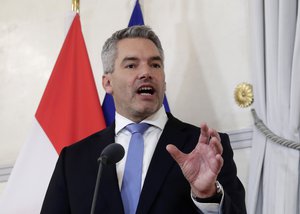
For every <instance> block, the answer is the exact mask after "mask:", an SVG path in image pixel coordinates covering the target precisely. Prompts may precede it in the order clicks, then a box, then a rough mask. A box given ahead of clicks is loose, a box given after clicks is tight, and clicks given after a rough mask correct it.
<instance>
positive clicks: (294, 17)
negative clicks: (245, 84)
mask: <svg viewBox="0 0 300 214" xmlns="http://www.w3.org/2000/svg"><path fill="white" fill-rule="evenodd" d="M249 4H250V9H251V12H250V20H251V33H252V48H253V50H252V53H253V67H252V69H253V70H252V72H253V88H254V108H255V110H256V112H257V114H258V116H259V117H260V119H261V120H262V121H263V122H264V124H265V125H266V126H267V127H268V128H269V129H270V130H271V131H272V132H273V133H275V134H276V135H278V136H280V137H282V138H285V139H288V140H292V141H294V142H297V143H299V142H300V140H299V130H300V128H299V126H300V20H299V16H298V13H299V12H300V10H299V2H298V0H250V1H249ZM252 145H253V147H252V153H251V160H250V172H249V186H248V195H247V209H248V213H249V214H299V213H300V198H299V195H300V191H299V189H300V183H299V178H300V176H299V174H300V168H299V166H300V165H299V157H300V156H299V150H295V149H290V148H287V147H284V146H281V145H279V144H276V143H274V142H272V141H271V140H269V139H268V138H266V137H265V136H264V135H263V134H262V133H261V132H260V131H259V130H258V129H257V128H256V127H254V134H253V142H252Z"/></svg>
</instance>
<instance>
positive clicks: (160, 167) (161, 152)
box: [137, 115, 186, 213]
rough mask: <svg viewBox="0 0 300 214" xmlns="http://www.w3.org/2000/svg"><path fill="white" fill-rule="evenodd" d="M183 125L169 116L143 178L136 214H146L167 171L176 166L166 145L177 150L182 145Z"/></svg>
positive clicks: (183, 136)
mask: <svg viewBox="0 0 300 214" xmlns="http://www.w3.org/2000/svg"><path fill="white" fill-rule="evenodd" d="M183 129H184V125H183V123H182V122H180V121H179V120H177V119H175V118H174V117H173V116H172V115H169V120H168V122H167V124H166V126H165V128H164V131H163V133H162V135H161V137H160V139H159V141H158V143H157V146H156V148H155V151H154V154H153V157H152V159H151V163H150V166H149V169H148V172H147V175H146V178H145V182H144V186H143V189H142V192H141V196H140V200H139V205H138V209H137V213H147V212H148V211H149V209H150V208H151V205H152V203H153V201H154V199H155V197H156V196H157V194H158V192H159V190H160V189H161V186H162V184H163V182H164V179H165V177H166V176H167V175H168V171H169V170H170V169H171V167H172V166H173V165H174V164H176V162H175V161H174V160H173V158H172V157H171V155H170V154H169V153H168V151H167V150H166V146H167V145H168V144H173V145H175V146H177V148H179V149H180V148H181V147H182V146H183V145H184V142H186V141H185V139H186V135H185V134H184V133H183Z"/></svg>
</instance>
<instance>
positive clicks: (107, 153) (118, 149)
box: [98, 143, 125, 165]
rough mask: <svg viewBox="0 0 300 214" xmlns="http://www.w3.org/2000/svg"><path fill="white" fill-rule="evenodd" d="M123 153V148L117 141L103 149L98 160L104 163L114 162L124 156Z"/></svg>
mask: <svg viewBox="0 0 300 214" xmlns="http://www.w3.org/2000/svg"><path fill="white" fill-rule="evenodd" d="M124 154H125V150H124V148H123V146H121V145H120V144H118V143H112V144H109V145H108V146H106V147H105V148H104V149H103V151H102V153H101V155H100V157H99V159H98V161H101V162H102V163H103V164H105V165H107V164H115V163H118V162H119V161H120V160H121V159H122V158H123V157H124Z"/></svg>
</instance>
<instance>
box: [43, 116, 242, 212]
mask: <svg viewBox="0 0 300 214" xmlns="http://www.w3.org/2000/svg"><path fill="white" fill-rule="evenodd" d="M168 116H169V120H168V122H167V124H166V126H165V128H164V130H163V133H162V135H161V137H160V139H159V142H158V144H157V147H156V149H155V152H154V154H153V157H152V160H151V163H150V166H149V169H148V172H147V175H146V178H145V181H144V186H143V189H142V192H141V196H140V200H139V204H138V208H137V213H140V214H146V213H155V214H169V213H170V214H177V213H178V214H180V213H182V214H186V213H189V214H191V213H202V212H201V211H200V212H199V211H197V208H196V207H195V205H194V204H193V202H192V199H191V196H190V194H191V193H190V185H189V183H188V182H187V180H186V179H185V178H184V176H183V174H182V172H181V170H180V168H179V166H178V165H177V163H176V162H175V161H174V160H173V159H172V157H171V156H170V155H169V153H168V152H167V151H166V145H168V144H174V145H176V146H177V147H178V148H179V149H180V150H181V151H183V152H185V153H188V152H190V151H192V150H193V149H194V147H195V145H196V143H197V141H198V138H199V134H200V129H199V128H197V127H195V126H192V125H189V124H186V123H183V122H181V121H179V120H178V119H176V118H174V117H173V116H172V115H171V114H169V115H168ZM114 128H115V127H114V125H112V126H110V127H108V128H106V129H105V130H103V131H100V132H98V133H96V134H94V135H92V136H90V137H88V138H86V139H84V140H82V141H80V142H78V143H76V144H74V145H72V146H69V147H67V148H65V149H63V151H62V152H61V154H60V156H59V159H58V162H57V165H56V168H55V170H54V173H53V176H52V178H51V181H50V184H49V187H48V190H47V193H46V196H45V199H44V203H43V207H42V211H41V213H43V214H47V213H51V214H66V213H78V214H87V213H90V209H91V204H92V198H93V193H94V187H95V182H96V177H97V171H98V163H97V159H98V157H99V155H100V153H101V151H102V150H103V148H105V147H106V146H107V145H108V144H110V143H113V142H114V137H115V136H114ZM220 135H221V138H222V145H223V148H224V152H223V158H224V166H223V168H222V170H221V172H220V174H219V177H218V180H219V182H220V183H221V184H222V185H223V187H224V189H225V197H224V205H223V213H224V214H235V213H236V214H243V213H246V211H245V210H246V209H245V202H244V200H245V191H244V188H243V185H242V184H241V182H240V181H239V179H238V178H237V176H236V166H235V163H234V161H233V152H232V149H231V146H230V142H229V138H228V135H226V134H220ZM95 213H103V214H123V213H124V211H123V205H122V199H121V195H120V190H119V186H118V180H117V174H116V167H115V165H111V166H105V167H104V168H103V172H102V177H101V180H100V186H99V195H98V200H97V204H96V212H95Z"/></svg>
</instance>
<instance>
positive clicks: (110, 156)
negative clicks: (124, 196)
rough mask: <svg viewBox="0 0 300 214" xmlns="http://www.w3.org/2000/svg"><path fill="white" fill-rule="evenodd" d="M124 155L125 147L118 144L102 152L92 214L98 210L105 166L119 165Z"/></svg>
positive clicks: (109, 146) (111, 145) (110, 145)
mask: <svg viewBox="0 0 300 214" xmlns="http://www.w3.org/2000/svg"><path fill="white" fill-rule="evenodd" d="M124 154H125V150H124V148H123V146H121V145H120V144H117V143H112V144H109V145H108V146H106V147H105V148H104V149H103V151H102V152H101V154H100V157H99V158H98V160H97V161H98V162H99V169H98V173H97V179H96V185H95V190H94V196H93V202H92V208H91V214H94V212H95V208H96V201H97V196H98V189H99V183H100V178H101V174H102V168H103V165H112V164H116V163H118V162H119V161H120V160H121V159H122V158H123V157H124Z"/></svg>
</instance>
